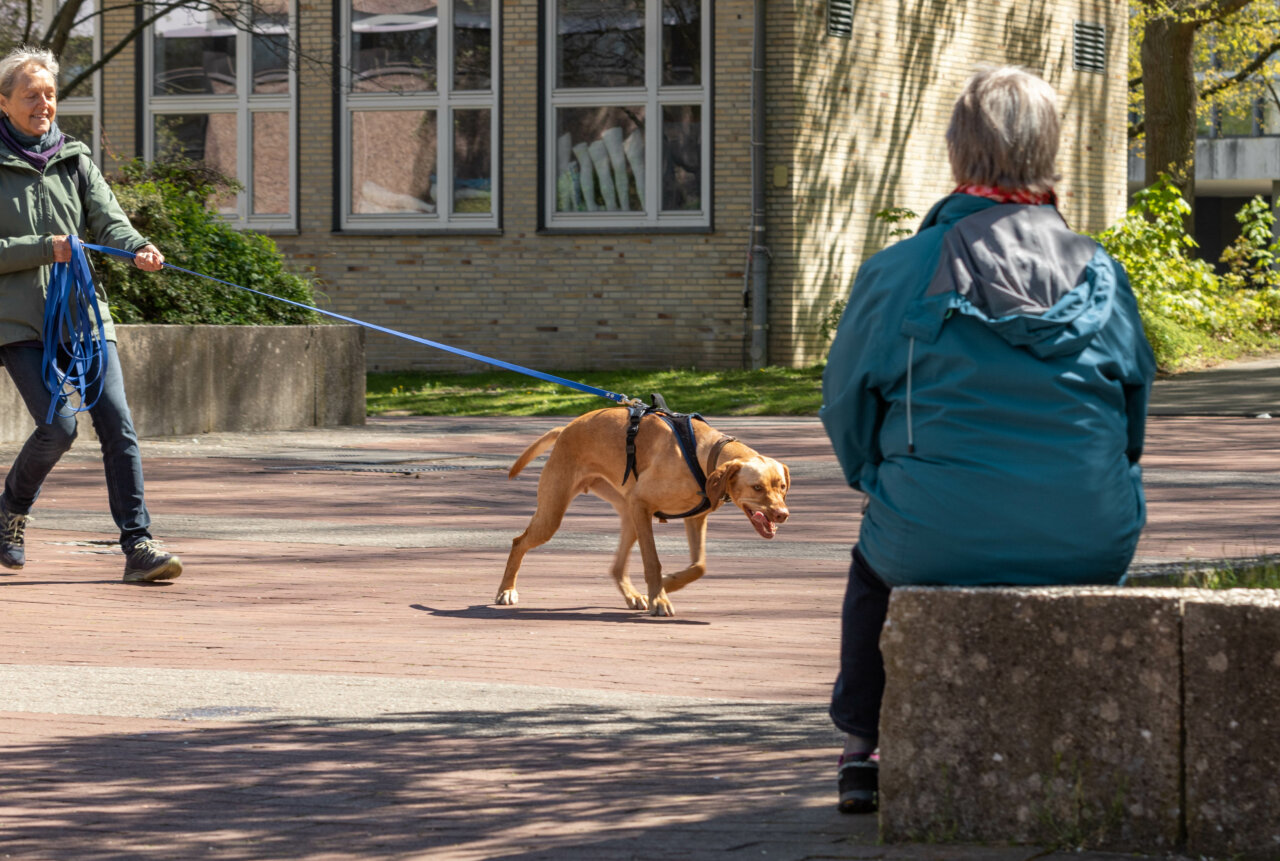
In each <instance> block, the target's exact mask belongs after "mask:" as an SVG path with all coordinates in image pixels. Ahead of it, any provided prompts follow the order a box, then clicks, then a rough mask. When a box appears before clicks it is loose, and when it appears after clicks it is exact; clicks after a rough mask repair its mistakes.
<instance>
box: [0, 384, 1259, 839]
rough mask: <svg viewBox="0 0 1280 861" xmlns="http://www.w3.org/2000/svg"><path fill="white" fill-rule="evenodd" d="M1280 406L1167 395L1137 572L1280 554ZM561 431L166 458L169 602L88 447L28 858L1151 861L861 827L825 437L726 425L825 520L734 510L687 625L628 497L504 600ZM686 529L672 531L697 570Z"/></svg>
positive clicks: (154, 494) (20, 785) (30, 773)
mask: <svg viewBox="0 0 1280 861" xmlns="http://www.w3.org/2000/svg"><path fill="white" fill-rule="evenodd" d="M1266 382H1267V385H1272V383H1271V377H1270V376H1267V377H1266ZM1193 384H1194V385H1200V384H1201V383H1200V381H1199V379H1198V378H1196V379H1191V380H1190V381H1189V382H1188V383H1186V384H1185V385H1187V386H1191V385H1193ZM1197 391H1199V390H1197ZM1186 392H1187V398H1188V399H1189V398H1190V393H1191V390H1190V388H1188V389H1186ZM1273 394H1274V390H1273V388H1265V387H1261V386H1260V385H1253V386H1245V387H1244V388H1243V389H1242V390H1241V391H1239V392H1235V393H1234V394H1233V395H1232V398H1233V400H1231V402H1230V403H1229V404H1225V405H1224V404H1219V405H1217V406H1216V407H1215V406H1214V405H1213V404H1212V403H1209V406H1207V407H1205V408H1203V409H1201V408H1200V407H1199V406H1197V408H1196V409H1187V410H1183V411H1181V412H1184V413H1209V414H1208V415H1192V416H1187V415H1175V414H1171V413H1178V412H1180V410H1179V409H1178V397H1177V396H1176V395H1177V392H1174V391H1173V390H1172V389H1167V388H1166V389H1161V390H1158V392H1157V398H1156V405H1155V409H1154V411H1155V412H1157V413H1160V412H1163V413H1165V414H1163V415H1157V416H1155V417H1153V418H1152V420H1151V425H1150V432H1149V435H1148V449H1147V455H1146V457H1145V459H1144V463H1145V464H1146V468H1147V472H1146V476H1147V494H1148V501H1149V509H1150V512H1149V525H1148V527H1147V530H1146V532H1145V533H1144V537H1143V540H1142V543H1141V545H1140V548H1139V554H1138V555H1139V558H1138V559H1137V560H1136V562H1135V565H1136V568H1137V570H1140V571H1141V570H1155V569H1158V568H1160V567H1161V566H1168V565H1171V564H1185V563H1188V562H1194V561H1196V560H1212V559H1220V558H1239V557H1252V556H1258V555H1265V554H1277V553H1280V506H1277V505H1276V503H1275V500H1276V496H1277V490H1280V457H1278V455H1280V450H1278V449H1280V442H1277V434H1276V428H1277V424H1276V423H1275V422H1273V421H1269V420H1266V419H1256V418H1249V417H1247V416H1250V415H1256V414H1258V413H1262V412H1266V411H1267V410H1269V409H1271V408H1280V403H1274V404H1271V403H1268V402H1267V398H1270V397H1272V395H1273ZM1162 399H1163V400H1162ZM1210 401H1211V399H1210ZM1162 404H1163V406H1162ZM673 406H676V407H685V408H689V407H695V406H696V405H673ZM1215 413H1216V414H1215ZM559 423H563V420H559V421H557V420H554V419H542V418H539V419H474V418H409V417H404V418H382V419H375V420H371V421H370V422H369V424H368V425H367V426H365V427H358V428H340V429H326V430H303V431H287V432H271V433H256V434H211V435H206V436H200V437H196V438H183V439H152V440H145V441H144V448H143V451H144V458H145V464H146V474H147V485H148V501H149V505H150V507H151V511H152V516H153V519H154V521H155V531H156V534H157V536H158V537H160V538H161V539H163V540H164V541H165V543H166V545H167V546H168V547H169V548H170V549H172V550H174V551H176V552H178V553H180V554H181V555H182V558H183V560H184V563H185V565H186V573H185V574H184V575H183V577H182V578H181V579H179V580H177V581H174V582H172V583H168V584H156V585H141V586H139V585H126V584H123V583H121V582H120V574H121V572H122V569H123V557H122V556H121V554H120V552H119V548H118V547H117V546H113V544H112V543H111V540H112V539H113V538H115V534H114V529H113V527H112V524H111V521H110V518H109V516H108V514H107V505H106V493H105V489H104V484H103V477H102V467H101V462H100V461H99V460H98V458H97V456H96V452H95V450H94V449H95V445H94V444H93V443H92V442H86V441H81V443H79V444H78V445H77V447H76V448H75V449H74V450H73V451H72V453H71V454H70V455H68V456H67V457H66V458H65V459H64V461H63V463H62V464H61V465H60V466H59V467H58V468H57V470H56V471H55V473H54V474H53V476H52V477H51V479H50V480H49V482H48V483H47V485H46V489H45V493H44V496H43V497H42V498H41V500H40V502H39V504H38V506H37V509H36V511H35V512H34V519H33V522H32V524H31V527H30V529H29V532H28V559H29V562H28V564H27V567H26V568H25V569H24V570H23V571H21V572H18V573H16V574H9V575H8V576H3V577H0V601H2V602H3V612H4V624H3V626H2V627H0V648H2V649H3V655H4V658H3V664H0V691H3V699H2V700H0V857H3V858H14V859H56V861H67V859H77V861H78V859H134V858H137V859H188V858H209V859H254V861H259V859H416V858H432V859H435V858H440V859H485V858H504V859H583V861H587V859H603V861H613V859H618V861H622V859H702V858H712V857H715V858H726V859H761V861H764V860H765V859H769V861H772V859H796V860H797V861H798V859H831V858H846V859H958V861H963V859H984V861H987V859H989V861H1004V859H1010V861H1012V859H1030V858H1033V857H1036V858H1054V859H1065V858H1068V857H1071V858H1085V859H1102V858H1112V857H1114V858H1119V857H1122V856H1108V855H1103V854H1097V853H1078V852H1074V851H1060V852H1053V853H1051V852H1043V851H1042V850H1040V849H1038V848H1036V847H1007V846H1006V847H955V846H940V845H910V846H882V845H878V844H877V835H876V823H875V819H874V817H848V816H841V815H840V814H838V813H837V812H836V811H835V805H834V800H835V796H834V790H835V785H834V765H835V755H836V752H837V747H838V740H837V738H836V736H835V734H834V732H833V730H832V729H831V727H830V724H829V723H828V721H827V719H826V717H825V711H826V700H827V696H828V692H829V688H830V684H831V681H832V679H833V677H834V675H835V669H836V660H837V648H838V639H839V624H838V622H839V608H840V600H841V596H842V593H843V586H844V577H845V572H846V566H847V560H848V553H849V548H850V546H851V545H852V543H853V541H854V538H855V536H856V535H857V530H858V508H859V501H858V498H857V497H856V496H855V494H853V492H852V491H850V490H849V489H848V488H847V487H846V486H845V485H844V483H843V481H842V480H841V478H840V475H839V472H838V469H837V467H836V465H835V462H834V460H833V458H832V456H831V453H830V448H829V446H828V444H827V441H826V437H825V435H824V434H823V432H822V428H821V425H820V423H819V422H818V421H817V420H816V419H800V418H797V419H777V418H726V419H713V420H712V423H713V424H714V425H715V426H716V427H718V428H720V429H721V430H724V431H726V432H728V433H732V434H734V435H736V436H738V437H739V438H741V439H742V440H744V441H745V442H747V443H748V444H750V445H752V446H753V447H755V448H757V449H758V450H760V451H761V452H763V453H765V454H768V455H771V456H773V457H776V458H779V459H781V460H784V461H785V462H787V463H788V464H789V465H790V467H791V471H792V477H793V484H794V490H793V492H792V494H791V497H790V500H789V501H790V506H791V511H792V517H791V519H790V520H789V521H788V522H787V524H786V525H785V526H784V527H783V528H782V529H781V530H780V534H779V537H778V538H776V539H775V540H773V541H771V542H767V541H764V540H762V539H760V538H759V537H757V536H756V535H755V533H754V531H753V530H752V529H751V527H750V525H749V524H748V523H747V522H746V519H745V518H744V517H743V516H742V515H741V514H740V513H738V512H736V511H734V510H732V509H729V508H725V509H722V510H721V511H720V512H717V513H716V514H714V515H712V517H711V520H710V530H709V568H710V573H709V574H708V575H707V576H706V577H705V578H704V579H703V580H701V581H699V582H697V583H695V584H693V585H692V586H691V587H689V588H688V589H686V590H684V591H681V592H678V593H675V594H674V595H673V597H672V601H673V604H674V606H675V611H676V613H677V615H676V616H675V617H674V618H665V619H663V618H650V617H648V616H646V615H643V614H640V613H636V612H632V611H629V610H626V609H625V605H624V603H623V602H622V599H621V596H620V595H619V594H618V593H617V592H616V590H615V589H614V587H613V584H612V582H611V581H610V579H609V577H608V574H607V566H608V562H609V557H610V555H611V552H612V549H613V544H614V536H615V531H614V530H615V526H614V523H615V516H614V514H613V512H612V510H611V509H610V508H609V507H608V506H607V505H605V504H604V503H603V502H600V501H599V500H596V499H594V498H582V499H580V500H579V501H578V502H576V503H575V504H574V506H573V507H571V508H570V511H569V515H568V516H567V517H566V520H565V523H564V525H563V527H562V528H561V531H560V533H559V534H558V535H557V536H556V537H555V539H553V540H552V542H551V543H550V544H548V545H546V546H544V547H541V548H538V549H537V550H535V551H533V552H532V553H531V554H530V556H529V557H528V558H527V559H526V561H525V565H524V567H523V570H522V572H521V578H520V582H519V591H520V604H519V605H517V606H515V607H498V606H494V605H493V604H492V603H491V601H492V599H493V595H494V592H495V590H496V588H497V584H498V580H499V578H500V576H501V573H502V566H503V562H504V561H505V558H506V553H507V549H508V548H509V546H510V541H511V539H512V538H513V537H514V536H515V535H516V534H518V533H519V532H520V531H521V529H523V527H524V525H525V523H526V522H527V519H528V516H529V514H530V513H531V512H532V510H533V503H534V496H535V489H536V485H537V476H538V473H539V470H540V467H541V463H542V461H541V460H539V461H535V463H534V464H533V465H532V466H531V467H530V469H528V470H526V472H525V473H524V474H523V475H521V476H520V477H518V478H517V479H515V480H508V479H507V476H506V472H505V470H506V467H507V466H509V465H510V463H511V461H512V460H513V459H514V457H515V455H517V454H518V453H519V452H520V451H521V450H522V449H523V448H524V447H525V445H527V444H528V443H529V442H530V441H532V440H533V439H535V438H536V437H537V436H538V435H539V434H541V433H542V432H543V431H544V430H546V429H547V428H550V427H552V426H554V425H556V424H559ZM15 451H16V446H15V445H8V446H0V457H2V458H3V459H4V460H5V462H6V463H7V462H8V461H9V460H10V459H11V458H12V456H13V454H14V452H15ZM683 532H684V531H683V528H682V527H681V526H680V525H679V524H678V523H671V524H668V525H667V526H659V527H658V535H659V550H660V551H661V552H662V554H663V558H664V561H665V563H666V564H667V565H668V566H670V565H679V564H681V563H682V560H683V559H684V558H685V550H684V536H683ZM638 566H639V560H638V556H637V558H636V559H635V561H634V563H633V567H636V568H638ZM635 573H636V574H637V575H638V574H639V572H638V571H637V572H635Z"/></svg>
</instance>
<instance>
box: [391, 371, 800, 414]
mask: <svg viewBox="0 0 1280 861" xmlns="http://www.w3.org/2000/svg"><path fill="white" fill-rule="evenodd" d="M555 374H556V376H560V377H564V378H565V379H569V380H574V381H575V382H580V383H586V384H587V385H590V386H595V387H597V388H601V389H605V390H607V391H611V392H619V393H621V394H625V395H630V396H632V397H637V398H641V399H643V400H644V401H645V402H646V403H647V402H648V399H649V394H650V393H651V392H657V393H658V394H660V395H662V396H663V397H664V398H666V401H667V406H669V407H670V408H671V409H673V410H675V411H677V412H688V413H695V412H696V413H703V414H704V415H715V416H816V415H817V414H818V408H819V407H820V406H821V405H822V368H821V367H812V368H773V367H771V368H762V369H760V370H758V371H697V370H666V371H652V370H645V371H556V372H555ZM366 385H367V389H366V403H367V405H368V411H369V415H371V416H378V415H409V416H568V415H578V414H581V413H585V412H587V411H589V410H592V409H597V408H600V407H607V406H610V405H611V403H612V402H611V401H609V400H607V399H605V398H602V397H599V396H598V395H589V394H584V393H582V392H578V391H575V390H573V389H570V388H567V387H565V386H561V385H558V384H556V383H548V382H544V381H542V380H539V379H536V378H533V377H526V376H524V375H522V374H516V373H512V372H510V371H487V372H483V373H476V374H435V373H417V372H392V373H371V374H369V376H368V380H367V384H366Z"/></svg>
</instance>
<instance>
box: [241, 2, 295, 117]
mask: <svg viewBox="0 0 1280 861" xmlns="http://www.w3.org/2000/svg"><path fill="white" fill-rule="evenodd" d="M250 14H251V15H252V24H253V36H252V37H251V42H250V45H251V47H252V52H253V92H254V93H258V94H263V93H287V92H289V7H288V4H287V2H286V0H256V2H255V4H254V6H253V8H252V10H251V13H250Z"/></svg>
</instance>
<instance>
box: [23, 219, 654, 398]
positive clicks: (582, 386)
mask: <svg viewBox="0 0 1280 861" xmlns="http://www.w3.org/2000/svg"><path fill="white" fill-rule="evenodd" d="M80 246H83V247H84V248H88V249H89V250H91V251H98V252H101V253H103V254H110V255H111V256H113V257H123V258H125V259H126V260H132V259H133V258H134V257H135V256H136V255H135V254H134V253H133V252H132V251H121V250H120V249H118V248H108V247H107V246H105V245H91V244H90V243H88V242H80V241H78V240H76V242H75V245H73V246H72V248H73V251H72V257H73V259H74V257H75V254H76V253H79V254H80V257H81V258H82V259H83V257H84V252H83V251H79V248H80ZM164 265H165V268H166V269H175V270H177V271H178V272H185V273H186V274H188V275H194V276H195V277H197V278H204V279H205V280H208V281H216V282H218V283H219V284H225V285H227V286H228V287H234V288H236V289H237V290H243V291H245V292H246V293H253V294H254V295H257V296H264V297H266V298H268V299H274V300H276V301H277V302H284V303H285V304H286V305H295V306H297V307H299V308H305V309H307V310H308V311H315V312H316V313H317V314H323V315H325V316H326V317H332V318H333V319H335V320H341V321H343V322H344V323H354V324H355V325H357V326H363V327H364V328H366V329H372V330H373V331H375V332H382V333H383V334H386V335H392V336H394V337H396V338H403V339H404V340H406V341H413V342H414V343H415V344H423V345H424V346H427V347H432V348H434V349H437V350H444V351H445V352H446V353H453V354H454V355H455V356H463V357H465V358H468V359H475V360H476V361H477V362H484V363H486V364H489V365H496V366H497V367H499V368H504V369H505V370H508V371H515V372H516V373H518V374H524V375H525V376H528V377H535V378H537V379H539V380H545V381H546V382H548V383H557V384H559V385H561V386H567V387H568V388H571V389H576V390H577V391H579V392H585V393H587V394H589V395H599V396H600V397H602V398H608V399H609V400H611V401H614V402H615V403H619V404H628V405H630V404H637V403H640V401H639V400H637V399H636V398H632V397H628V396H627V395H622V394H618V393H617V392H610V391H607V390H606V389H600V388H596V387H595V386H589V385H587V384H586V383H578V382H575V381H573V380H567V379H565V378H564V377H557V376H555V375H554V374H547V373H544V372H542V371H535V370H533V369H532V368H526V367H523V366H521V365H513V364H512V363H511V362H504V361H502V360H501V359H494V358H491V357H489V356H482V355H480V354H479V353H473V352H471V351H470V350H462V349H459V348H458V347H450V346H449V345H448V344H441V343H439V342H437V341H429V340H427V339H426V338H419V337H418V336H417V335H410V334H407V333H405V332H399V331H396V330H395V329H388V328H386V327H385V326H378V325H375V324H373V323H366V322H365V321H363V320H357V319H355V318H354V317H344V316H343V315H341V314H335V313H334V312H332V311H326V310H324V309H323V308H316V307H314V306H312V305H305V304H303V303H302V302H295V301H294V300H292V299H285V298H283V297H281V296H274V295H272V294H270V293H263V292H262V291H261V290H254V289H253V288H252V287H245V286H242V285H240V284H234V283H232V282H230V281H223V280H222V279H221V278H214V277H213V276H212V275H205V274H203V273H200V272H192V271H191V270H190V269H183V268H182V267H181V266H174V265H173V264H172V263H166V264H164ZM85 269H86V270H87V269H88V262H87V261H86V262H85ZM90 289H91V290H92V287H91V288H90ZM95 307H96V306H95ZM46 343H47V342H46ZM46 349H47V347H46Z"/></svg>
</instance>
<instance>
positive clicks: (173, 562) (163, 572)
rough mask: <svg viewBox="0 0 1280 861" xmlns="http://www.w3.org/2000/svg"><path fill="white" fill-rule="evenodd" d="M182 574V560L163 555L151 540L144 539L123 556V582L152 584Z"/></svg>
mask: <svg viewBox="0 0 1280 861" xmlns="http://www.w3.org/2000/svg"><path fill="white" fill-rule="evenodd" d="M181 574H182V560H180V559H179V558H178V557H177V556H174V555H173V554H172V553H165V552H164V551H163V550H161V549H160V546H159V544H157V542H156V541H155V539H153V538H144V539H142V540H141V541H139V542H138V543H137V544H135V545H133V546H132V547H130V548H129V549H128V550H126V551H125V554H124V582H126V583H152V582H154V581H156V580H172V579H174V578H175V577H178V576H180V575H181Z"/></svg>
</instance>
